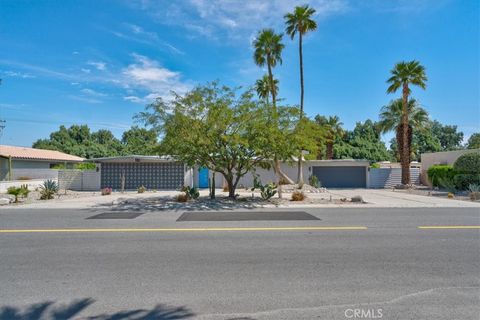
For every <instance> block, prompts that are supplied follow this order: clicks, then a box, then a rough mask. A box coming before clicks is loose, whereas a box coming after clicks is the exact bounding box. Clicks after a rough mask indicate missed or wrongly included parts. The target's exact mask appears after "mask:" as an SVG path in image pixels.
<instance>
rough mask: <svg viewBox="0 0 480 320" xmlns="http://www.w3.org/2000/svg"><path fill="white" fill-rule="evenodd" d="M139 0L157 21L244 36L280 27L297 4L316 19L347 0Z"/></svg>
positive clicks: (214, 33)
mask: <svg viewBox="0 0 480 320" xmlns="http://www.w3.org/2000/svg"><path fill="white" fill-rule="evenodd" d="M180 3H181V5H179V2H170V3H165V2H158V1H142V3H141V5H140V8H142V9H143V10H146V11H148V12H149V13H151V14H153V15H154V16H155V17H156V18H157V21H158V22H160V23H164V24H168V25H176V26H182V27H185V28H187V29H188V30H190V31H192V32H195V33H196V34H197V35H201V36H205V37H209V38H212V39H220V38H225V37H227V38H230V39H242V40H244V39H247V38H248V37H249V36H250V35H251V34H252V33H254V32H256V30H259V29H261V28H265V27H273V28H276V29H278V30H279V31H281V30H283V28H284V26H283V15H284V14H285V13H287V12H290V11H292V9H293V8H294V7H295V6H297V5H303V4H305V3H308V4H310V6H312V7H313V8H315V9H316V10H317V19H321V18H323V17H326V16H330V15H334V14H339V13H343V12H345V11H346V10H348V9H349V2H348V0H305V1H299V0H271V1H259V0H189V1H185V2H180Z"/></svg>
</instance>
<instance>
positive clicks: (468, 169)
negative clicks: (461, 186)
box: [453, 152, 480, 174]
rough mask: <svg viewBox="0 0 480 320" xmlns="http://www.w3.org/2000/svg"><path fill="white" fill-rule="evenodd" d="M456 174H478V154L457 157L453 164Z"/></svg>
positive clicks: (471, 153)
mask: <svg viewBox="0 0 480 320" xmlns="http://www.w3.org/2000/svg"><path fill="white" fill-rule="evenodd" d="M453 168H454V169H455V171H456V172H457V173H472V174H479V173H480V152H469V153H466V154H464V155H461V156H460V157H458V159H457V160H456V161H455V163H454V164H453Z"/></svg>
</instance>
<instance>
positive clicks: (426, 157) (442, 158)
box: [420, 149, 480, 185]
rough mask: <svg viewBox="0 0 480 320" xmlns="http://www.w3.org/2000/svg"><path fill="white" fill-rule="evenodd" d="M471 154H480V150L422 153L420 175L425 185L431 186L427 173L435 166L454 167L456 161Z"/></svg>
mask: <svg viewBox="0 0 480 320" xmlns="http://www.w3.org/2000/svg"><path fill="white" fill-rule="evenodd" d="M469 152H480V149H465V150H455V151H444V152H431V153H422V154H421V155H420V159H421V163H422V169H421V173H420V178H421V181H422V183H423V184H425V185H430V181H428V176H427V171H428V168H430V167H431V166H433V165H437V164H445V165H453V164H454V163H455V161H456V160H457V159H458V158H459V157H460V156H461V155H464V154H466V153H469Z"/></svg>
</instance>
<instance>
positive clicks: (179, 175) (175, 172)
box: [101, 162, 185, 190]
mask: <svg viewBox="0 0 480 320" xmlns="http://www.w3.org/2000/svg"><path fill="white" fill-rule="evenodd" d="M122 175H124V176H125V189H126V190H133V189H138V187H140V186H144V187H146V188H147V189H159V190H160V189H170V190H172V189H179V188H181V187H182V186H183V184H184V177H185V169H184V165H183V164H182V163H178V162H168V163H144V162H133V163H130V162H129V163H102V167H101V185H102V188H105V187H110V188H113V189H115V190H120V189H121V187H122Z"/></svg>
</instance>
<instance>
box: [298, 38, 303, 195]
mask: <svg viewBox="0 0 480 320" xmlns="http://www.w3.org/2000/svg"><path fill="white" fill-rule="evenodd" d="M299 39H300V40H299V41H298V53H299V55H300V120H302V117H303V90H304V88H303V56H302V33H301V32H300V33H299ZM299 153H300V155H299V157H298V172H297V183H298V187H299V188H301V187H302V186H303V184H304V182H303V161H302V158H303V154H302V150H300V152H299Z"/></svg>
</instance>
